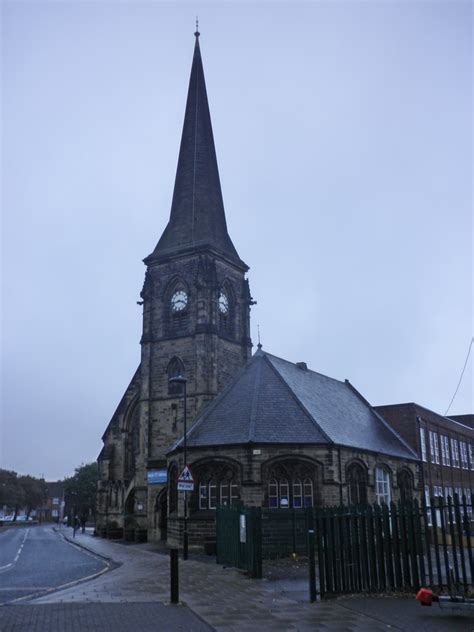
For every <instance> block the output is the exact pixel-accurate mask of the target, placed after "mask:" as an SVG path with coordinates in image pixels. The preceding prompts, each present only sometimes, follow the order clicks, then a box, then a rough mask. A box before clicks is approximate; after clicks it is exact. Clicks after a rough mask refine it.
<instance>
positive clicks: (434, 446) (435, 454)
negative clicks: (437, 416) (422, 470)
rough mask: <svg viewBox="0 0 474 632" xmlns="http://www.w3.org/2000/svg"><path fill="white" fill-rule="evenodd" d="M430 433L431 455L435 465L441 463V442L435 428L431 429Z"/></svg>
mask: <svg viewBox="0 0 474 632" xmlns="http://www.w3.org/2000/svg"><path fill="white" fill-rule="evenodd" d="M429 433H430V455H431V463H434V464H435V465H439V443H438V433H437V432H434V431H433V430H430V431H429Z"/></svg>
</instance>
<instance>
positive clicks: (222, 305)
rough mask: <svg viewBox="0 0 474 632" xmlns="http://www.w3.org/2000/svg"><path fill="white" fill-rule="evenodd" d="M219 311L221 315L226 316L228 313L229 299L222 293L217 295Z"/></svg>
mask: <svg viewBox="0 0 474 632" xmlns="http://www.w3.org/2000/svg"><path fill="white" fill-rule="evenodd" d="M219 311H220V313H221V314H227V313H228V312H229V299H228V298H227V295H226V294H225V293H224V292H221V293H220V294H219Z"/></svg>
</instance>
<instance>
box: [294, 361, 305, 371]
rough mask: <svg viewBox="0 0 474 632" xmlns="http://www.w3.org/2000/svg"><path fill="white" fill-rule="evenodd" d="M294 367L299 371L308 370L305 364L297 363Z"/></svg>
mask: <svg viewBox="0 0 474 632" xmlns="http://www.w3.org/2000/svg"><path fill="white" fill-rule="evenodd" d="M296 366H297V367H298V368H299V369H301V370H302V371H307V370H308V366H307V364H306V362H297V363H296Z"/></svg>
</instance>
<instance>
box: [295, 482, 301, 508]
mask: <svg viewBox="0 0 474 632" xmlns="http://www.w3.org/2000/svg"><path fill="white" fill-rule="evenodd" d="M293 508H294V509H302V508H303V484H302V483H301V479H300V478H295V479H294V481H293Z"/></svg>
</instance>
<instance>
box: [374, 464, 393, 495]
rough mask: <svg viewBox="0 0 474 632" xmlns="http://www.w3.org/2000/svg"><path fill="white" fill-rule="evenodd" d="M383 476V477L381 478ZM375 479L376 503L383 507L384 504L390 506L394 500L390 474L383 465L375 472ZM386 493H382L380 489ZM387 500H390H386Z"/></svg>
mask: <svg viewBox="0 0 474 632" xmlns="http://www.w3.org/2000/svg"><path fill="white" fill-rule="evenodd" d="M381 475H382V476H381ZM374 478H375V490H374V491H375V499H376V502H377V503H378V504H379V505H381V504H382V502H383V503H384V504H386V505H389V504H390V502H391V500H392V490H391V481H390V472H389V471H388V470H387V468H385V467H383V466H382V465H378V466H377V467H376V468H375V472H374ZM381 488H382V489H383V490H384V491H380V489H381ZM385 499H388V501H387V500H385Z"/></svg>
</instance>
